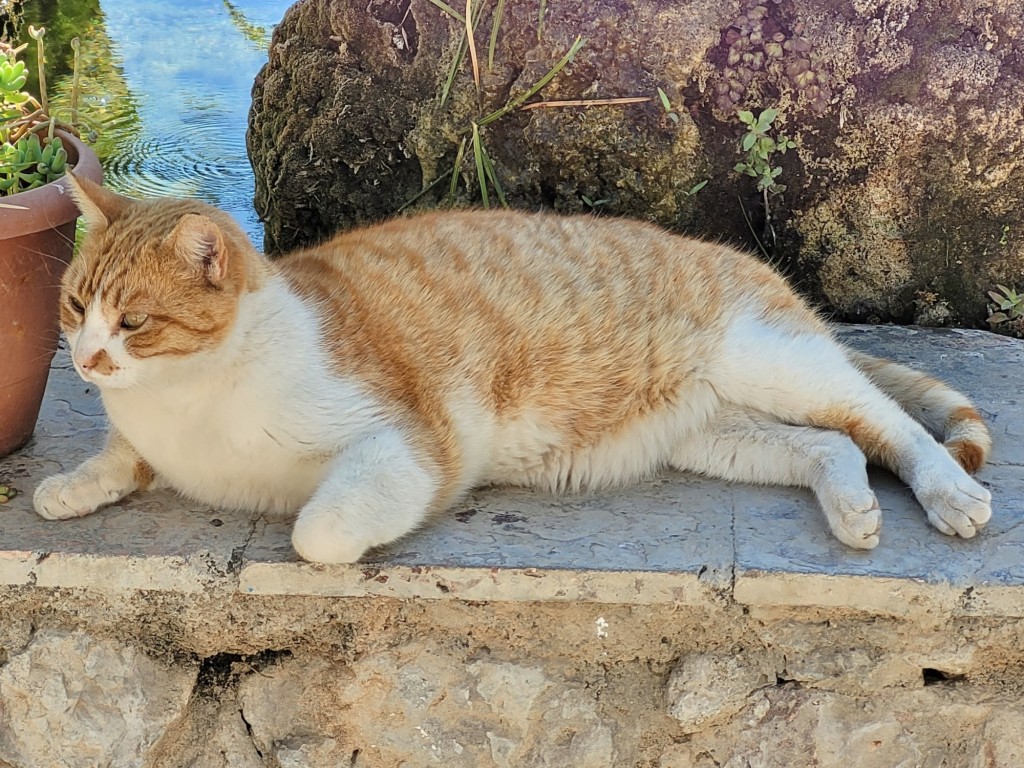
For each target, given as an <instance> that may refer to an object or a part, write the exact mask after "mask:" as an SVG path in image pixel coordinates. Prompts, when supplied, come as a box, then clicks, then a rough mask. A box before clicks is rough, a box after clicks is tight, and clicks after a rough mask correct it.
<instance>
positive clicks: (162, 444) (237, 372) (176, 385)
mask: <svg viewBox="0 0 1024 768" xmlns="http://www.w3.org/2000/svg"><path fill="white" fill-rule="evenodd" d="M202 357H203V359H202V360H195V361H191V362H190V363H189V364H188V366H187V367H188V370H190V371H192V372H193V374H194V375H189V376H180V377H177V378H173V379H172V380H170V381H167V380H164V381H160V382H158V383H156V384H149V385H147V386H139V387H132V388H129V389H124V390H108V391H104V393H103V401H104V405H105V406H106V409H107V413H108V415H109V416H110V419H111V422H112V423H113V425H114V426H115V427H116V428H117V429H118V430H119V431H120V432H121V434H123V435H124V436H125V437H126V438H127V439H128V442H130V443H131V444H132V445H133V446H134V447H135V449H136V450H137V451H138V452H139V454H140V455H141V456H142V457H143V458H144V459H146V461H147V462H149V464H150V465H151V466H152V467H153V468H154V469H155V470H156V471H157V473H158V474H159V475H160V476H161V477H162V478H164V479H165V480H166V481H167V482H168V483H170V485H171V486H172V487H173V488H175V489H176V490H178V491H180V492H182V493H184V494H186V495H188V496H190V497H192V498H195V499H196V500H199V501H202V502H204V503H207V504H211V505H215V506H226V507H236V508H244V509H252V510H261V511H264V510H265V511H276V512H292V511H295V510H296V509H297V508H298V507H300V506H301V505H302V504H303V503H304V502H305V501H306V500H307V499H308V498H309V497H310V495H311V494H312V493H313V491H314V490H315V488H316V487H317V485H319V483H320V482H321V480H322V479H323V477H324V475H325V474H326V472H327V469H328V465H329V463H330V462H331V460H332V459H333V458H334V457H335V456H336V455H337V454H338V453H339V452H340V451H341V450H343V449H344V446H345V445H346V444H347V443H348V442H350V441H351V440H353V439H355V438H357V437H359V436H360V434H362V433H363V432H364V430H365V429H367V428H368V427H370V426H371V425H372V424H373V423H374V422H375V421H377V416H376V414H377V412H378V411H379V409H377V408H376V407H375V404H374V403H373V402H372V400H371V399H370V398H369V397H368V396H367V395H366V394H365V393H364V392H363V391H362V390H361V389H360V388H359V387H357V386H356V385H355V384H353V383H352V382H347V381H344V380H342V379H340V378H338V377H337V376H335V375H334V374H332V373H331V371H330V369H329V366H328V358H327V355H326V354H325V353H324V350H323V345H322V341H321V339H320V334H319V329H318V325H317V322H316V318H315V316H314V315H313V313H312V312H311V311H310V310H309V309H308V308H307V307H305V306H304V305H303V304H302V303H301V302H300V301H299V300H298V299H297V298H296V297H294V296H293V295H291V294H290V293H289V292H288V291H287V290H286V289H285V288H284V286H283V285H282V284H280V283H275V282H271V284H270V285H269V286H268V287H267V288H264V289H263V290H261V291H259V292H257V293H254V294H251V295H250V296H247V297H246V298H245V299H244V300H243V302H242V306H241V308H240V311H239V317H238V321H237V323H236V330H235V331H234V332H233V334H232V337H231V338H230V339H229V340H228V342H226V343H225V344H224V345H223V347H222V348H221V349H218V350H216V351H214V352H209V353H202ZM143 364H144V363H143Z"/></svg>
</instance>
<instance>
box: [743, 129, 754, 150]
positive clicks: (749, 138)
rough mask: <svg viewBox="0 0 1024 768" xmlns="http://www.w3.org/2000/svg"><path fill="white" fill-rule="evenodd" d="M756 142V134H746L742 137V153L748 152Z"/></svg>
mask: <svg viewBox="0 0 1024 768" xmlns="http://www.w3.org/2000/svg"><path fill="white" fill-rule="evenodd" d="M755 141H757V134H756V133H747V134H744V136H743V151H744V152H748V151H750V148H751V147H752V146H754V142H755Z"/></svg>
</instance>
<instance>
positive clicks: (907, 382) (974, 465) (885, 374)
mask: <svg viewBox="0 0 1024 768" xmlns="http://www.w3.org/2000/svg"><path fill="white" fill-rule="evenodd" d="M847 357H848V358H849V359H850V362H852V363H853V364H854V365H856V366H857V368H859V369H860V370H861V371H862V372H863V373H864V374H866V375H867V377H868V378H869V379H871V382H872V383H873V384H874V385H875V386H876V387H878V388H879V389H881V390H882V391H883V392H885V394H887V395H888V396H889V397H891V398H892V399H893V400H895V401H896V402H897V403H899V405H900V407H901V408H903V410H905V411H906V412H907V413H909V414H910V415H911V416H912V417H913V418H914V419H916V420H917V421H919V422H920V423H921V424H923V425H924V426H925V427H926V428H927V429H928V430H929V431H931V432H932V433H933V434H936V435H938V436H940V437H941V438H942V440H943V444H944V445H945V446H946V450H947V451H949V452H950V454H951V455H952V456H953V458H954V459H956V460H957V462H958V463H959V464H960V466H962V467H963V468H964V469H966V470H967V471H968V472H972V473H973V472H977V471H978V470H979V469H981V467H982V465H983V464H984V463H985V462H986V461H987V460H988V456H989V454H990V453H991V452H992V436H991V435H990V434H989V431H988V427H987V426H985V420H984V419H983V418H982V416H981V414H980V413H978V411H977V409H976V408H975V407H974V406H973V405H972V404H971V402H970V401H969V400H968V399H967V398H966V397H964V396H963V395H962V394H960V393H959V392H957V391H956V390H955V389H951V388H950V387H949V386H947V385H946V384H944V383H943V382H941V381H939V380H938V379H933V378H932V377H931V376H928V375H927V374H924V373H921V372H920V371H915V370H913V369H912V368H908V367H907V366H905V365H900V364H899V363H894V362H892V361H891V360H885V359H883V358H880V357H875V356H874V355H869V354H867V353H865V352H858V351H856V350H852V349H851V350H848V351H847Z"/></svg>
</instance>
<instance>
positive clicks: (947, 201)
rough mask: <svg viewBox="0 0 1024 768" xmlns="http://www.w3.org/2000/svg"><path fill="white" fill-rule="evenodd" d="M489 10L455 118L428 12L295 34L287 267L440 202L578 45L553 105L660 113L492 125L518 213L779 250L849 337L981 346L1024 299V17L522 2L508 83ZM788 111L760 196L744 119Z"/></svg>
mask: <svg viewBox="0 0 1024 768" xmlns="http://www.w3.org/2000/svg"><path fill="white" fill-rule="evenodd" d="M455 5H457V6H458V7H459V8H460V9H463V10H464V8H463V4H458V3H456V4H455ZM477 5H478V6H479V7H482V8H484V9H485V10H483V13H482V16H481V17H480V21H479V24H478V28H477V32H476V35H475V41H476V46H477V49H478V52H479V56H480V59H481V62H482V64H481V76H480V79H481V91H480V94H479V96H478V95H477V92H476V88H475V86H474V82H473V77H472V75H471V73H470V64H469V60H468V57H467V59H466V60H465V61H464V62H463V64H462V65H461V67H460V68H459V69H458V74H457V76H456V77H455V79H454V85H453V87H452V90H451V95H450V97H449V98H448V99H447V100H446V101H445V102H444V103H443V104H442V103H441V99H440V98H439V94H440V93H441V92H442V90H443V89H444V84H445V81H446V79H447V75H448V72H449V70H450V68H451V64H452V62H453V61H454V60H455V58H456V55H457V53H458V52H459V50H460V47H459V43H460V40H461V38H462V36H463V28H464V25H462V24H460V23H459V22H457V21H456V20H454V19H452V18H451V17H450V16H448V15H446V14H445V13H444V12H443V11H441V10H440V9H438V8H437V7H436V6H435V5H433V4H431V3H430V2H428V0H373V1H372V2H370V3H369V4H368V5H367V4H359V3H351V2H347V1H346V0H308V1H307V2H303V3H299V4H296V5H295V6H294V7H293V8H292V9H291V10H290V11H289V12H288V14H287V15H286V17H285V19H284V21H283V22H282V24H281V25H280V26H279V27H278V29H277V31H276V33H275V36H274V41H273V44H272V46H271V50H270V59H269V63H268V64H267V65H266V66H265V67H264V69H263V71H262V73H261V74H260V76H259V77H258V79H257V81H256V84H255V87H254V89H253V106H252V111H251V114H250V131H249V149H250V156H251V159H252V161H253V166H254V169H255V173H256V207H257V209H258V210H259V212H260V214H261V215H262V216H263V217H264V218H265V220H266V223H267V227H266V246H267V248H268V249H269V250H270V251H271V252H279V251H282V250H287V249H290V248H293V247H295V246H299V245H304V244H308V243H310V242H315V241H318V240H321V239H323V238H324V237H325V236H327V235H329V234H330V233H332V232H334V231H337V230H339V229H343V228H347V227H351V226H353V225H356V224H359V223H362V222H366V221H372V220H376V219H380V218H382V217H386V216H389V215H392V214H394V213H395V212H397V211H399V210H401V209H403V208H404V207H406V206H407V205H408V204H409V203H410V201H414V199H415V202H414V203H413V204H412V205H411V209H415V208H416V207H433V206H437V205H443V204H445V202H446V199H447V197H448V191H449V188H450V183H449V182H450V177H449V176H447V175H446V174H448V173H449V172H450V171H451V170H452V169H453V167H454V166H455V160H456V155H457V153H458V149H459V146H460V143H461V142H462V140H463V139H464V138H467V137H470V136H471V122H472V121H474V120H480V118H481V117H482V116H484V115H486V114H488V113H490V112H492V111H493V110H495V109H498V108H499V107H501V106H503V105H504V104H506V103H507V102H508V101H509V100H510V99H513V98H515V97H516V96H517V95H520V94H522V93H524V92H525V91H526V90H527V89H529V88H530V87H531V86H532V85H534V84H535V83H537V82H538V80H539V79H540V78H541V77H542V75H543V74H544V73H545V72H547V71H548V70H549V69H550V68H551V67H552V66H553V65H554V64H555V63H556V62H557V61H558V60H559V59H560V57H562V55H563V54H564V53H565V52H566V51H567V50H568V49H569V48H570V46H571V45H572V43H573V41H574V39H575V38H577V36H582V37H583V38H585V39H586V44H585V45H584V47H583V49H582V50H581V51H580V52H579V53H578V54H577V55H576V57H575V59H574V60H573V61H572V63H571V64H569V65H568V66H567V67H566V68H565V69H564V70H563V71H562V72H561V73H560V74H559V75H557V76H556V77H555V78H554V80H552V81H551V83H550V84H549V85H548V86H547V87H546V88H545V89H544V90H543V91H542V92H541V94H540V95H539V96H537V97H534V99H533V101H536V100H538V99H541V98H543V99H546V100H573V99H589V100H600V99H607V98H612V97H630V96H642V97H649V101H647V102H646V103H643V104H633V105H627V106H594V105H591V106H584V107H564V108H543V109H534V110H531V111H528V112H527V111H515V112H513V113H511V114H509V115H507V116H505V117H503V118H501V119H500V120H497V121H496V122H493V123H491V124H490V125H486V126H484V127H482V128H481V129H480V135H481V137H482V145H483V147H484V148H485V149H486V151H487V153H488V155H489V157H490V158H491V160H492V161H493V166H494V169H495V174H496V176H497V178H498V179H499V181H500V183H501V185H502V187H503V190H504V193H505V195H506V196H507V198H508V200H509V202H510V204H511V205H513V206H517V207H525V208H538V207H551V208H555V209H557V210H560V211H565V212H591V211H593V212H596V213H598V214H602V215H604V214H607V215H628V216H636V217H641V218H650V219H654V220H656V221H658V222H661V223H662V224H664V225H666V226H668V227H671V228H673V229H676V230H679V231H682V232H687V233H691V234H695V235H701V236H707V237H711V238H722V239H725V240H728V241H732V242H735V243H739V244H742V245H745V246H747V247H749V248H750V249H752V250H757V249H758V248H759V247H763V248H764V250H765V251H766V253H767V254H769V255H770V256H771V258H772V260H773V261H774V262H776V263H778V264H779V265H780V266H781V267H782V268H784V269H785V270H786V271H787V272H788V273H789V274H790V275H792V277H793V278H794V281H795V282H796V284H797V285H798V286H799V288H800V289H801V290H802V291H804V292H805V293H807V294H809V295H810V296H811V297H813V298H814V299H815V300H816V301H819V302H821V303H822V304H823V305H824V306H825V307H826V308H828V309H829V310H831V311H834V312H835V313H836V316H837V317H839V318H843V319H851V320H864V319H867V320H879V319H880V320H890V319H892V320H897V321H910V320H915V321H916V322H918V323H923V324H946V323H965V324H979V323H983V321H984V319H985V317H986V301H987V298H986V294H985V291H986V290H988V289H991V288H992V287H993V285H994V284H995V283H1005V284H1008V285H1016V286H1018V287H1019V286H1020V285H1021V282H1022V280H1024V213H1022V211H1024V206H1022V202H1024V192H1022V189H1024V151H1022V142H1024V138H1022V134H1021V131H1020V129H1019V123H1020V115H1021V114H1022V110H1024V77H1022V75H1024V59H1022V35H1024V31H1022V30H1024V21H1022V20H1024V4H1022V3H1021V2H1020V0H995V1H994V2H980V0H956V1H955V2H946V1H945V0H943V1H942V2H940V1H939V0H887V1H881V0H878V1H876V0H858V1H857V2H853V3H849V2H819V1H818V0H813V1H812V0H743V1H742V2H740V1H739V0H694V1H693V2H679V3H664V2H661V1H660V0H565V1H564V2H558V3H550V4H547V6H546V15H545V17H544V21H543V27H542V29H541V30H538V7H537V4H536V3H534V4H530V3H517V2H509V3H508V4H507V5H506V6H505V11H504V18H503V20H502V22H501V24H500V26H499V28H498V33H497V37H496V47H495V52H494V61H493V66H489V65H488V63H487V57H488V48H489V40H490V35H491V30H492V12H493V9H494V7H495V5H494V4H493V3H484V4H483V5H480V4H479V3H478V4H477ZM658 88H661V89H662V90H663V91H664V92H665V94H666V96H667V98H668V99H669V102H670V109H669V110H666V108H665V107H664V106H663V104H662V103H661V100H660V98H659V97H658V96H657V89H658ZM769 107H770V108H774V109H777V110H778V111H779V116H778V117H777V118H776V120H775V123H774V125H773V129H772V131H773V133H772V135H773V136H775V137H776V138H777V137H778V136H780V135H785V136H787V137H789V138H790V139H792V140H794V141H795V143H796V148H795V149H793V150H791V151H789V152H786V153H785V154H782V153H779V152H775V153H773V154H772V156H771V158H770V161H769V164H770V165H771V166H772V167H774V168H778V169H780V175H779V176H778V177H777V179H776V181H777V184H778V186H785V189H784V190H780V191H778V193H775V192H772V193H769V194H762V193H759V192H758V190H757V188H756V184H755V182H754V180H753V179H751V178H749V177H747V176H744V175H741V174H738V173H737V172H735V171H734V166H735V165H736V164H737V163H738V162H740V161H741V160H742V151H741V149H740V140H741V137H742V134H743V132H744V130H745V129H744V127H743V126H742V124H741V123H740V121H739V119H738V117H737V112H738V110H740V109H743V110H750V111H751V112H753V113H754V114H755V115H756V114H759V113H760V112H761V111H762V110H764V109H766V108H769ZM468 146H470V145H468ZM476 167H477V165H476V162H475V161H474V155H473V152H472V151H471V150H467V152H466V156H465V159H464V162H463V163H462V165H461V167H460V169H459V170H458V173H457V174H456V175H457V188H456V193H455V196H454V202H455V203H456V204H458V205H479V204H480V202H481V197H480V195H481V193H480V189H479V184H478V178H477V175H476ZM704 181H706V182H707V183H706V185H705V186H703V187H702V188H700V189H699V190H697V185H699V184H700V183H701V182H704ZM425 189H426V190H427V192H426V193H425V194H423V196H422V197H419V198H416V196H417V195H418V194H419V193H421V192H422V191H423V190H425ZM495 193H496V190H495V189H494V187H493V185H491V188H490V193H489V194H490V197H491V200H492V202H495ZM758 241H759V243H760V246H759V245H758Z"/></svg>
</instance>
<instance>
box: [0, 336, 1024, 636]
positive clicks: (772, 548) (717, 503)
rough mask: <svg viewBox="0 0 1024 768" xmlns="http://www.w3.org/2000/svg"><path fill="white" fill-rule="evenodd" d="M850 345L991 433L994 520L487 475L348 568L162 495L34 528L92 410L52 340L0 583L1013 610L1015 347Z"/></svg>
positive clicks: (692, 484) (91, 441)
mask: <svg viewBox="0 0 1024 768" xmlns="http://www.w3.org/2000/svg"><path fill="white" fill-rule="evenodd" d="M840 333H841V335H842V336H843V338H844V339H845V340H846V341H847V342H848V343H849V344H850V345H851V346H854V347H857V348H859V349H863V350H865V351H869V352H872V353H874V354H879V355H883V356H886V357H890V358H892V359H895V360H899V361H901V362H905V363H908V364H911V365H913V366H915V367H917V368H919V369H921V370H924V371H927V372H929V373H932V374H934V375H937V376H939V377H941V378H943V379H944V380H946V381H949V382H950V383H951V384H953V385H954V386H956V387H958V388H959V389H961V390H963V391H964V392H966V393H968V394H969V395H970V396H971V397H972V398H973V399H974V400H975V402H976V403H977V404H978V406H979V408H980V409H981V411H982V412H983V413H984V414H985V416H986V417H987V418H988V419H989V421H990V423H991V425H992V428H993V432H994V436H995V440H996V447H995V451H994V455H993V460H992V462H991V463H990V464H989V465H988V466H986V467H985V468H984V469H983V470H982V472H981V473H980V475H979V477H980V479H981V481H982V482H983V483H984V484H985V485H987V486H988V487H989V488H990V489H991V490H992V492H993V496H994V499H995V501H994V506H995V514H994V517H993V520H992V522H991V523H990V524H989V526H988V527H987V528H986V530H985V531H984V532H983V533H982V534H980V535H979V536H978V537H976V538H975V539H972V540H962V539H956V538H949V537H946V536H943V535H942V534H940V533H938V532H937V531H935V530H934V529H932V528H931V527H930V526H929V525H928V524H927V521H926V520H925V517H924V514H923V512H922V511H921V509H920V508H919V507H918V506H917V504H916V502H915V501H914V500H913V498H912V497H911V495H910V493H909V491H908V490H907V489H906V488H905V487H904V486H903V485H902V484H901V483H900V482H899V481H898V480H897V479H896V478H894V477H892V476H891V475H888V474H887V473H885V472H881V471H879V472H877V473H875V474H874V475H873V484H874V486H875V489H876V491H877V492H878V495H879V500H880V501H881V504H882V508H883V509H884V510H885V527H884V530H883V538H882V543H881V544H880V545H879V547H878V548H877V549H875V550H874V551H872V552H856V551H853V550H850V549H848V548H846V547H844V546H843V545H842V544H840V543H839V542H838V541H836V540H835V539H834V538H832V536H831V534H830V533H829V532H828V529H827V526H826V524H825V521H824V517H823V515H822V514H821V513H820V512H819V511H818V509H817V506H816V502H815V501H814V499H813V497H812V495H811V494H810V493H809V492H808V491H804V490H800V489H780V488H758V487H753V486H745V485H739V484H728V483H723V482H719V481H715V480H708V479H706V478H701V477H697V476H693V475H684V474H679V473H670V472H668V473H665V474H663V475H661V476H659V477H657V478H655V479H653V480H651V481H648V482H645V483H642V484H640V485H638V486H635V487H632V488H625V489H621V490H616V491H611V492H603V493H593V494H587V495H581V496H567V497H554V496H551V495H548V494H543V493H537V492H533V491H530V490H522V489H506V488H492V489H482V490H479V491H476V492H475V493H473V494H472V495H470V496H469V497H468V498H467V499H466V500H465V501H464V502H463V503H462V504H460V505H459V506H458V507H457V508H456V509H454V510H452V511H450V512H448V513H446V514H444V515H441V516H439V517H438V518H437V519H435V520H434V521H433V523H432V524H431V525H429V526H427V527H425V528H423V529H422V530H421V531H418V532H416V533H415V534H413V535H410V536H408V537H406V538H405V539H402V540H401V541H399V542H396V543H395V544H393V545H391V546H388V547H384V548H381V549H379V550H375V551H373V552H371V553H370V554H369V555H368V556H367V557H366V558H364V561H363V562H360V563H358V564H356V565H352V566H321V565H316V564H310V563H304V562H300V561H299V560H298V559H297V557H296V555H295V554H294V552H293V551H292V550H291V545H290V541H289V534H290V525H289V524H288V523H287V522H285V521H275V520H267V519H264V518H255V519H253V518H250V517H248V516H246V515H244V514H241V513H236V512H229V511H223V510H216V509H211V508H207V507H204V506H202V505H196V504H193V503H191V502H188V501H184V500H182V499H180V498H178V497H176V496H174V495H173V494H171V493H168V492H150V493H143V494H138V495H136V496H132V497H129V498H128V499H125V500H124V501H123V502H121V503H120V504H117V505H114V506H112V507H109V508H107V509H105V510H103V511H101V512H98V513H96V514H95V515H92V516H89V517H86V518H81V519H78V520H70V521H57V522H50V521H45V520H42V519H40V518H38V517H37V516H36V515H35V513H34V512H33V511H32V509H31V493H32V491H33V490H34V488H35V486H36V484H37V483H38V482H39V481H40V480H41V479H42V478H43V477H45V476H47V475H49V474H52V473H54V472H57V471H61V470H62V469H70V468H71V467H73V466H75V465H76V464H77V463H78V462H80V461H81V460H82V459H84V458H85V457H87V456H89V455H91V454H92V453H95V452H96V451H97V450H98V449H99V448H100V446H101V445H102V441H103V439H104V428H105V419H104V416H103V411H102V406H101V404H100V402H99V399H98V396H97V393H96V391H95V389H94V388H92V387H90V386H89V385H87V384H86V383H84V382H82V381H81V380H79V379H78V377H77V376H76V374H75V373H74V371H73V369H72V368H71V366H70V363H69V361H68V359H67V356H66V353H63V352H62V353H59V354H58V356H57V358H56V359H55V362H54V366H53V371H52V375H51V378H50V383H49V387H48V389H47V395H46V399H45V401H44V404H43V410H42V414H41V417H40V422H39V425H38V426H37V429H36V434H35V436H34V438H33V439H32V441H31V442H30V443H29V445H27V446H26V447H25V448H23V449H22V450H21V451H19V452H18V453H16V454H14V455H12V456H10V457H8V458H6V459H4V460H0V483H4V484H11V485H13V486H14V487H15V488H16V489H18V491H20V495H19V496H17V497H15V498H14V499H13V500H12V501H11V502H9V503H8V504H6V505H3V506H0V585H35V586H39V587H80V588H89V589H93V590H100V591H123V590H173V591H184V592H195V591H203V590H206V591H211V590H212V591H227V592H235V591H240V592H243V593H248V594H265V595H287V594H300V595H326V596H374V595H379V596H390V597H420V598H435V599H453V598H454V599H463V600H504V601H552V600H554V601H591V602H599V603H634V604H661V603H664V604H684V605H685V604H691V605H694V604H702V603H703V604H717V603H721V602H722V601H723V600H729V599H733V600H736V601H739V602H742V603H745V604H750V605H760V606H772V605H794V606H796V605H823V606H832V605H841V606H847V607H851V608H855V609H860V610H866V611H871V612H880V613H886V614H896V615H902V614H906V613H909V612H913V611H915V610H919V609H920V610H935V609H940V610H944V611H949V612H952V613H965V614H992V615H995V614H998V615H1012V616H1021V615H1024V525H1022V524H1021V523H1022V522H1024V407H1022V405H1021V402H1020V400H1019V395H1018V390H1019V382H1020V375H1021V374H1020V372H1021V370H1022V363H1024V342H1020V341H1015V340H1012V339H1007V338H1004V337H1000V336H995V335H993V334H989V333H985V332H980V331H953V330H923V329H913V328H898V327H868V326H850V327H845V328H843V329H841V331H840Z"/></svg>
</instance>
